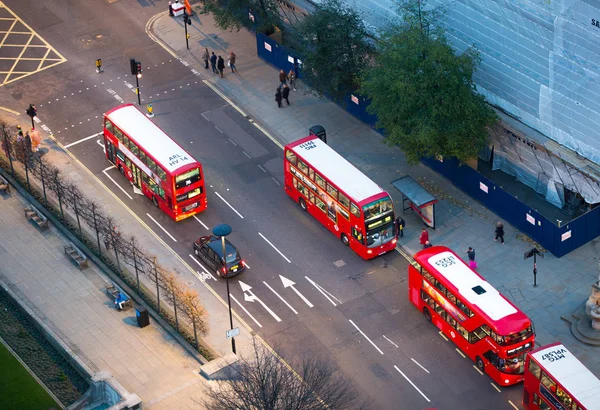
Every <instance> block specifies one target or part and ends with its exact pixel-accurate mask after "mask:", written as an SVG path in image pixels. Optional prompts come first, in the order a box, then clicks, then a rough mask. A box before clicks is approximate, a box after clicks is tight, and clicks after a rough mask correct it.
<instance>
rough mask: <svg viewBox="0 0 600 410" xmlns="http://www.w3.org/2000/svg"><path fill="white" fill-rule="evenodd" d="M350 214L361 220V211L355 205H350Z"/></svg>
mask: <svg viewBox="0 0 600 410" xmlns="http://www.w3.org/2000/svg"><path fill="white" fill-rule="evenodd" d="M350 212H352V215H354V216H355V217H357V218H360V209H359V208H358V206H356V205H355V204H354V203H352V202H351V203H350Z"/></svg>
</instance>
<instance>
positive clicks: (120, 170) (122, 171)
mask: <svg viewBox="0 0 600 410" xmlns="http://www.w3.org/2000/svg"><path fill="white" fill-rule="evenodd" d="M119 172H120V173H121V174H123V175H125V168H123V165H119Z"/></svg>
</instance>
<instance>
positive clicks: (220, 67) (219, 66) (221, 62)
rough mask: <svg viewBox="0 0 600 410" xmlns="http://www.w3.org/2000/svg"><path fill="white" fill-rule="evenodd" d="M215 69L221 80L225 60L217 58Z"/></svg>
mask: <svg viewBox="0 0 600 410" xmlns="http://www.w3.org/2000/svg"><path fill="white" fill-rule="evenodd" d="M217 68H218V69H219V74H221V78H223V70H224V69H225V60H223V57H221V56H219V59H218V60H217Z"/></svg>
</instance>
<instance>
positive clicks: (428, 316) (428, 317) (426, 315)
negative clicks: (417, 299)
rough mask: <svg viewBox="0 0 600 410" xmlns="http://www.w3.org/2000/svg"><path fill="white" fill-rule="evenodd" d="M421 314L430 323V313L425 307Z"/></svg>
mask: <svg viewBox="0 0 600 410" xmlns="http://www.w3.org/2000/svg"><path fill="white" fill-rule="evenodd" d="M423 314H424V315H425V319H427V321H429V322H431V312H430V311H429V309H427V308H426V307H424V308H423Z"/></svg>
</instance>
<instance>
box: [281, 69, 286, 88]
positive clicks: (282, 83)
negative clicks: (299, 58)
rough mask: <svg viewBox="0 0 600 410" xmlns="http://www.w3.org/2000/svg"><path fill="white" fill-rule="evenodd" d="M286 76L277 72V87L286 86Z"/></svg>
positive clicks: (282, 72) (283, 72)
mask: <svg viewBox="0 0 600 410" xmlns="http://www.w3.org/2000/svg"><path fill="white" fill-rule="evenodd" d="M287 79H288V78H287V75H285V71H283V70H279V87H280V88H281V87H283V85H284V84H287Z"/></svg>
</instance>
